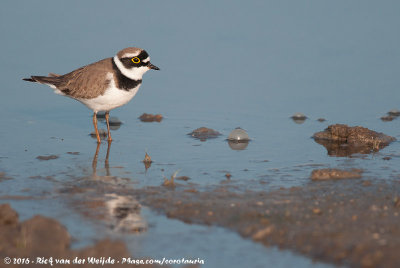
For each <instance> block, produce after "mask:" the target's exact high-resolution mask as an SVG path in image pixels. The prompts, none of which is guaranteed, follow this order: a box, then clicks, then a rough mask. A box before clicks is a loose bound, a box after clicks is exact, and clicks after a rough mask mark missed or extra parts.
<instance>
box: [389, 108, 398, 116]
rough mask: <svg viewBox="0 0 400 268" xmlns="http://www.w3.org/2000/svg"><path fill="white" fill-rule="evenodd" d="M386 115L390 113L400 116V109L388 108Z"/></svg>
mask: <svg viewBox="0 0 400 268" xmlns="http://www.w3.org/2000/svg"><path fill="white" fill-rule="evenodd" d="M388 115H391V116H400V111H399V110H397V109H392V110H390V111H389V112H388Z"/></svg>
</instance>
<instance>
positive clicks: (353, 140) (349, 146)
mask: <svg viewBox="0 0 400 268" xmlns="http://www.w3.org/2000/svg"><path fill="white" fill-rule="evenodd" d="M313 138H314V140H315V141H316V142H317V143H319V144H321V145H323V146H324V147H325V148H326V149H327V150H328V155H333V156H349V155H352V154H356V153H361V154H368V153H371V152H374V151H378V150H380V149H382V148H384V147H385V146H387V145H389V143H391V142H392V141H395V140H396V139H395V138H393V137H390V136H387V135H385V134H383V133H378V132H375V131H372V130H369V129H367V128H364V127H349V126H347V125H341V124H336V125H330V126H329V127H328V128H326V129H325V130H324V131H321V132H317V133H315V134H314V136H313Z"/></svg>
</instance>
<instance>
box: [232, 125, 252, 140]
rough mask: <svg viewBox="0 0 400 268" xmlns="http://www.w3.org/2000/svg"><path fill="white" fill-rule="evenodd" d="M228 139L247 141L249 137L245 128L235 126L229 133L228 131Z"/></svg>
mask: <svg viewBox="0 0 400 268" xmlns="http://www.w3.org/2000/svg"><path fill="white" fill-rule="evenodd" d="M228 140H229V141H236V142H248V141H249V140H250V138H249V135H248V134H247V132H246V130H244V129H242V128H240V127H237V128H235V129H234V130H232V132H231V133H229V136H228Z"/></svg>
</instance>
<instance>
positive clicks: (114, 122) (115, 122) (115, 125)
mask: <svg viewBox="0 0 400 268" xmlns="http://www.w3.org/2000/svg"><path fill="white" fill-rule="evenodd" d="M109 124H110V129H112V130H117V129H119V128H120V127H121V125H122V122H121V120H119V119H118V117H110V119H109Z"/></svg>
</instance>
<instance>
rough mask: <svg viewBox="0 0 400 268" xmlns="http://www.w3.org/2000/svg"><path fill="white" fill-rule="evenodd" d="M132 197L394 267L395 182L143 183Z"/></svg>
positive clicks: (342, 258)
mask: <svg viewBox="0 0 400 268" xmlns="http://www.w3.org/2000/svg"><path fill="white" fill-rule="evenodd" d="M135 195H136V196H137V198H138V200H139V202H141V203H142V204H144V205H147V206H149V207H151V208H153V209H156V210H157V211H159V212H160V213H164V214H166V215H167V216H168V217H170V218H176V219H180V220H182V221H184V222H187V223H198V224H208V225H217V226H222V227H226V228H229V229H231V230H234V231H236V232H238V233H239V234H240V235H242V236H243V237H246V238H250V239H253V240H254V241H257V242H260V243H263V244H264V245H266V246H278V247H280V248H282V249H290V250H293V251H295V252H298V253H301V254H304V255H307V256H309V257H311V258H313V259H316V260H321V261H325V262H330V263H335V264H342V265H348V266H351V267H400V255H399V254H398V249H399V248H400V240H399V239H398V237H399V236H400V225H399V224H398V222H399V219H400V201H399V200H400V198H399V196H400V184H399V183H398V182H397V181H396V182H393V183H382V182H376V183H374V182H371V181H363V180H340V181H336V180H335V181H323V182H312V183H310V184H308V185H306V186H304V187H293V188H290V189H280V190H275V191H272V192H268V193H267V192H253V191H246V192H244V193H238V192H237V191H236V190H235V189H230V188H229V186H228V185H224V186H221V187H215V188H213V189H208V190H207V191H199V190H197V189H196V187H193V185H191V186H183V185H177V184H175V187H148V188H146V189H141V190H138V191H136V192H135Z"/></svg>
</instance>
